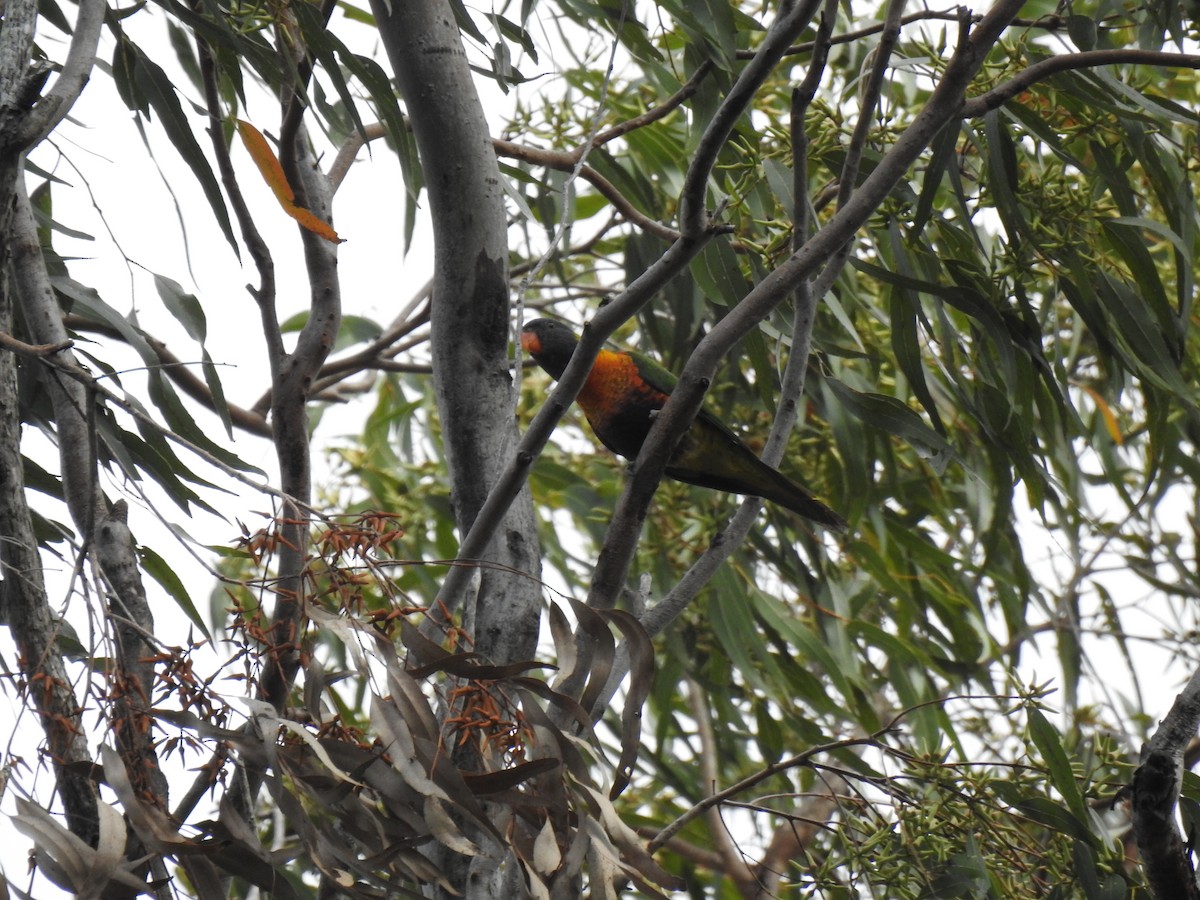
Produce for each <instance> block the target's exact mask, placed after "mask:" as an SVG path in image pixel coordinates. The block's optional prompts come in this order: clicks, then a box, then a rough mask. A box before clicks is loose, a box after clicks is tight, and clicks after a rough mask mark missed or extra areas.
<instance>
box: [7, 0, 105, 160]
mask: <svg viewBox="0 0 1200 900" xmlns="http://www.w3.org/2000/svg"><path fill="white" fill-rule="evenodd" d="M35 6H36V4H35ZM11 12H12V8H11V7H9V8H8V9H6V10H5V17H4V23H5V26H4V30H5V31H7V30H8V21H9V20H8V16H9V14H10V13H11ZM106 12H108V4H107V3H105V2H104V0H81V2H80V4H79V13H78V15H77V16H76V17H75V27H74V29H73V31H72V33H71V45H70V47H69V48H68V50H67V58H66V59H65V60H64V61H63V64H62V68H61V70H60V71H59V73H58V77H57V78H56V79H55V80H54V85H53V86H52V87H51V88H50V91H49V92H48V93H47V94H46V95H45V96H44V97H42V98H41V99H40V100H38V101H37V103H36V104H35V105H34V106H33V109H32V110H30V112H29V113H28V115H26V116H24V117H23V121H22V123H21V127H20V129H18V130H17V131H16V133H15V135H13V136H12V137H11V138H9V139H8V140H6V141H5V143H6V144H7V146H10V147H19V148H21V149H28V148H30V147H33V146H34V145H35V144H37V143H39V142H41V141H42V140H43V139H44V138H45V137H46V136H47V135H48V134H50V132H51V131H53V130H54V129H55V127H57V126H58V123H59V122H61V121H62V120H63V119H64V118H66V115H67V113H68V112H70V111H71V107H72V106H74V105H75V101H76V100H77V99H79V95H80V94H81V93H83V89H84V87H85V86H86V85H87V83H88V79H89V78H90V77H91V74H92V68H93V66H95V64H96V47H97V46H98V45H99V43H100V30H101V28H102V26H103V25H104V15H105V13H106ZM30 37H32V33H31V34H30Z"/></svg>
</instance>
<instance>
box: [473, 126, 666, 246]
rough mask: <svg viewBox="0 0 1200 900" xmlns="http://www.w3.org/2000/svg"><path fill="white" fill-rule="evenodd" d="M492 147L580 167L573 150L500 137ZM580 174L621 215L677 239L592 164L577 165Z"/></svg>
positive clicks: (562, 167)
mask: <svg viewBox="0 0 1200 900" xmlns="http://www.w3.org/2000/svg"><path fill="white" fill-rule="evenodd" d="M492 146H494V147H495V148H496V155H497V156H507V157H509V158H511V159H519V160H522V161H523V162H529V163H533V164H534V165H539V166H545V167H546V168H547V169H555V170H556V171H559V172H574V171H575V167H576V166H579V163H578V161H577V160H576V159H575V157H576V156H577V155H578V154H577V152H576V151H571V150H539V149H537V148H536V147H526V146H524V145H523V144H514V143H513V142H512V141H502V140H500V139H499V138H493V139H492ZM579 177H580V178H582V179H583V180H584V181H586V182H588V184H590V185H592V187H594V188H595V189H596V190H597V191H599V192H600V194H601V195H602V196H603V197H605V198H606V199H607V200H608V201H609V202H610V203H611V204H612V205H613V206H614V207H615V208H616V209H617V211H618V212H620V213H621V215H623V216H624V217H625V218H626V219H628V220H629V221H630V222H632V223H633V224H634V225H637V226H638V227H639V228H641V229H643V230H644V231H647V232H649V233H650V234H653V235H655V236H656V237H660V238H662V239H663V240H665V241H674V240H677V239H678V238H679V232H678V231H676V230H675V229H674V228H670V227H668V226H666V225H663V224H661V223H659V222H656V221H654V220H653V219H651V218H649V217H648V216H646V215H644V214H643V213H642V212H640V211H639V210H638V209H637V207H635V206H634V205H633V204H632V203H630V202H629V200H627V199H626V198H625V195H624V194H622V193H621V192H620V191H618V190H617V188H616V186H615V185H614V184H613V183H612V182H611V181H609V180H608V179H607V178H605V177H604V176H603V175H601V174H600V173H599V172H597V171H596V170H595V169H593V168H592V167H591V166H587V165H584V166H579Z"/></svg>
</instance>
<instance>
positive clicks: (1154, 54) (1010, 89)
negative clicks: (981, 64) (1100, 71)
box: [962, 50, 1200, 119]
mask: <svg viewBox="0 0 1200 900" xmlns="http://www.w3.org/2000/svg"><path fill="white" fill-rule="evenodd" d="M1117 65H1139V66H1165V67H1172V68H1184V69H1200V55H1197V54H1194V53H1164V52H1161V51H1158V50H1086V51H1083V52H1081V53H1065V54H1062V55H1061V56H1052V57H1050V58H1049V59H1043V60H1041V61H1039V62H1036V63H1034V64H1033V65H1031V66H1029V68H1027V69H1025V70H1024V71H1022V72H1021V73H1020V74H1018V75H1016V76H1014V77H1013V78H1010V79H1009V80H1008V81H1006V82H1004V84H1001V85H998V86H996V87H994V88H992V89H991V90H990V91H988V92H987V93H985V94H980V95H979V96H978V97H972V98H971V99H970V100H968V101H967V102H966V103H964V104H963V108H962V116H963V118H964V119H972V118H975V117H977V116H982V115H983V114H984V113H988V112H991V111H992V110H993V109H998V108H999V107H1001V106H1003V105H1004V104H1005V103H1007V102H1008V101H1009V100H1011V99H1012V98H1013V97H1015V96H1017V95H1018V94H1020V93H1021V92H1022V91H1024V90H1026V89H1027V88H1029V87H1030V86H1032V85H1034V84H1037V82H1039V81H1045V80H1046V79H1047V78H1049V77H1051V76H1052V75H1057V74H1058V73H1059V72H1071V71H1074V70H1077V69H1094V68H1097V67H1100V66H1117Z"/></svg>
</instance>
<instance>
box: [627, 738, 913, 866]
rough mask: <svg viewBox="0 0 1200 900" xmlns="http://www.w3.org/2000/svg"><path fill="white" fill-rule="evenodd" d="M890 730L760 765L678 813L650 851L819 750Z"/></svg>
mask: <svg viewBox="0 0 1200 900" xmlns="http://www.w3.org/2000/svg"><path fill="white" fill-rule="evenodd" d="M889 730H890V727H889V728H884V729H882V730H880V731H877V732H875V733H874V734H872V735H871V736H869V737H865V738H847V739H846V740H842V741H830V742H829V743H828V744H821V745H819V746H817V747H810V748H809V749H808V750H805V751H804V752H803V753H797V754H796V755H795V756H791V757H789V758H787V759H781V760H780V761H779V762H776V763H771V764H770V765H769V766H765V767H763V768H762V769H759V770H758V771H757V772H755V773H754V774H752V775H747V776H746V777H745V778H743V779H742V780H741V781H739V782H737V783H736V784H731V785H730V786H729V787H727V788H725V790H723V791H717V792H716V793H715V794H713V795H712V796H710V797H706V798H704V799H703V800H701V801H700V802H699V803H697V804H696V805H695V806H693V807H692V808H691V809H688V810H687V811H686V812H684V813H683V814H682V815H680V816H678V817H677V818H676V819H675V821H673V822H672V823H671V824H670V825H668V826H667V827H666V828H664V829H663V830H662V831H660V832H659V833H658V834H657V835H655V837H654V840H652V841H650V843H649V844H647V845H646V850H647V851H648V852H650V853H654V852H655V851H656V850H658V849H659V848H660V847H662V846H663V845H664V844H665V843H666V842H667V841H669V840H670V839H671V838H672V837H674V836H675V835H676V834H678V833H679V831H680V829H682V828H683V827H684V826H685V825H687V824H688V822H691V821H692V820H693V819H695V818H696V817H697V816H700V815H702V814H704V813H705V812H706V811H707V810H709V809H711V808H712V807H714V806H719V805H720V804H722V803H724V802H725V801H726V800H729V799H731V798H733V797H736V796H737V795H738V794H740V793H742V791H746V790H749V789H750V788H752V787H754V786H755V785H756V784H761V783H762V782H764V781H766V780H767V779H768V778H771V777H773V776H775V775H778V774H779V773H781V772H786V771H788V770H789V769H795V768H797V767H798V766H803V765H807V764H808V762H809V760H811V759H812V758H813V757H814V756H817V755H818V754H822V753H832V752H834V751H837V750H846V749H848V748H850V747H871V746H874V745H876V744H877V743H878V742H879V738H880V737H882V736H883V735H885V734H887V732H888V731H889Z"/></svg>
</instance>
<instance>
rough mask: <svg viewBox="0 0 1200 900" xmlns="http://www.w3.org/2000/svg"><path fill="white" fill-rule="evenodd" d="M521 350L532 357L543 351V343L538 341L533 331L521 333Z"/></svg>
mask: <svg viewBox="0 0 1200 900" xmlns="http://www.w3.org/2000/svg"><path fill="white" fill-rule="evenodd" d="M521 349H522V350H524V351H525V352H526V353H528V354H530V355H532V354H534V353H537V352H539V351H540V350H541V349H542V342H541V341H540V340H538V336H537V335H536V334H534V333H533V332H532V331H522V332H521Z"/></svg>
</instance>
